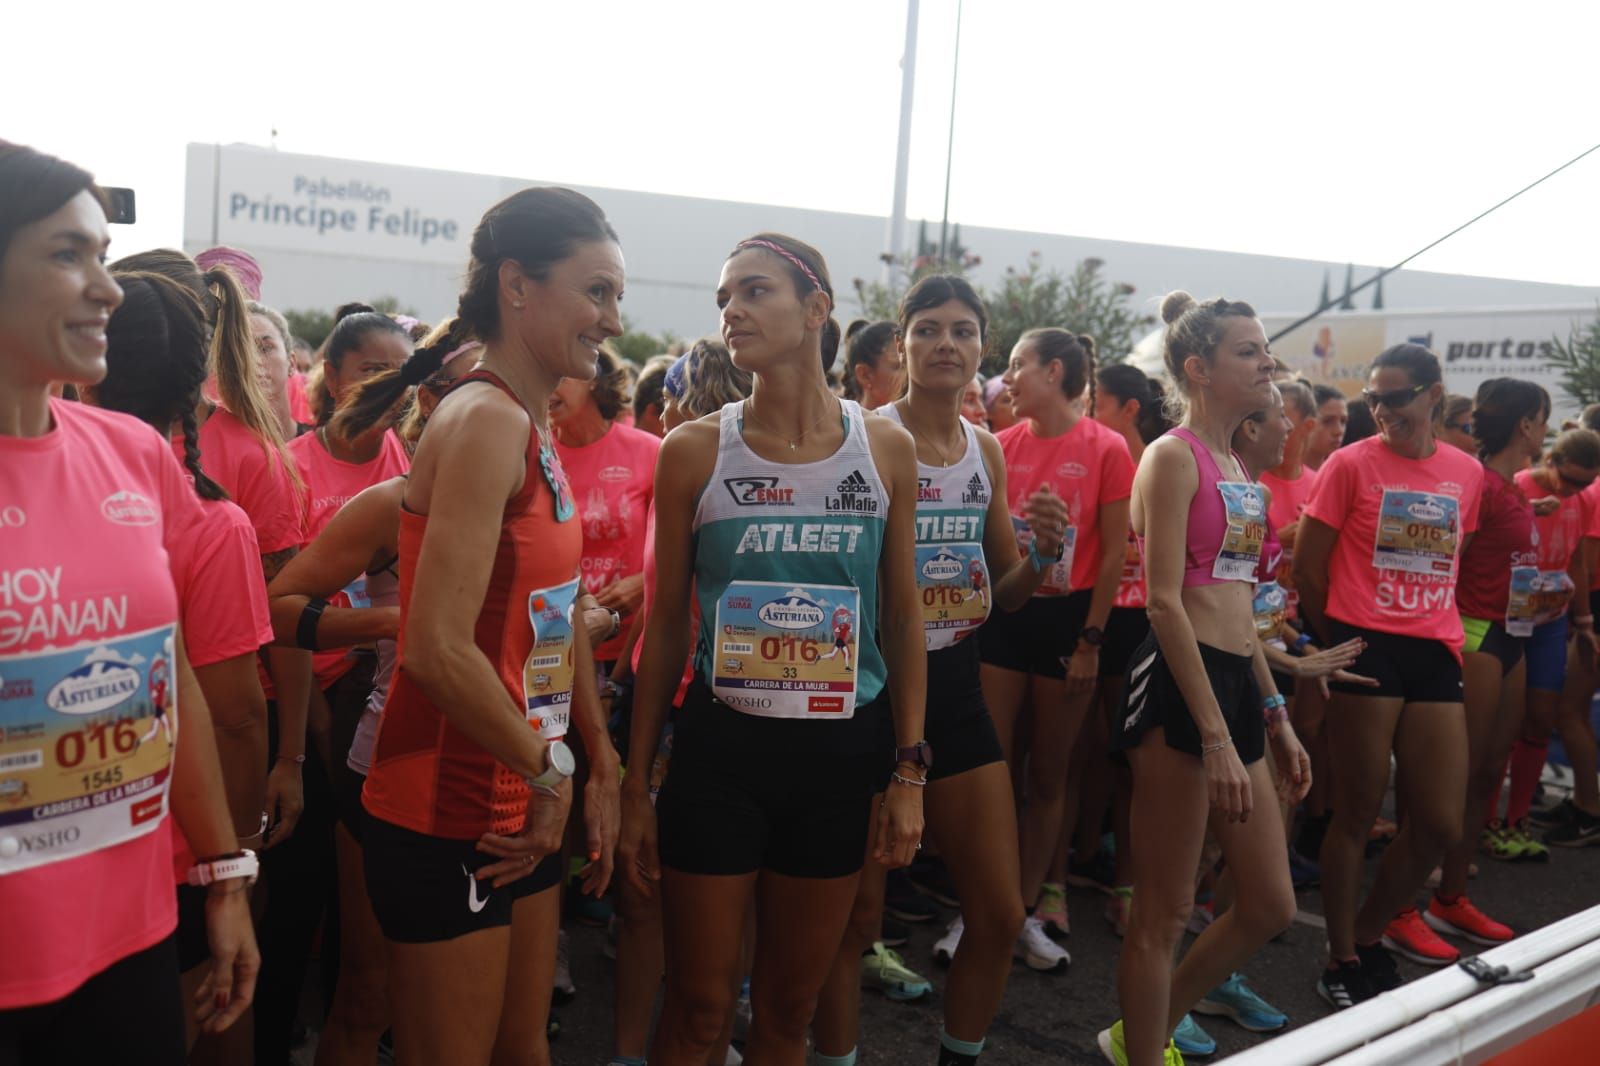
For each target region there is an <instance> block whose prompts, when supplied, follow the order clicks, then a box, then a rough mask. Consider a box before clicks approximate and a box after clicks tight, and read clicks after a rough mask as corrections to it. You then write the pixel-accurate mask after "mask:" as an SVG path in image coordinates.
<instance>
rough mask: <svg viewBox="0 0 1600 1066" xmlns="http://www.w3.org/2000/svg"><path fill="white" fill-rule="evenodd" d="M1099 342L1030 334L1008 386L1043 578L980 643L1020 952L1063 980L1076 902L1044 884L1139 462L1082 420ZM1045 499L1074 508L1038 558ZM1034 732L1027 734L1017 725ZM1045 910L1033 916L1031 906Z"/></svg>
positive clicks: (1011, 480)
mask: <svg viewBox="0 0 1600 1066" xmlns="http://www.w3.org/2000/svg"><path fill="white" fill-rule="evenodd" d="M1094 370H1095V366H1094V339H1093V338H1092V337H1089V336H1087V335H1074V334H1072V333H1069V332H1068V331H1067V330H1064V329H1053V328H1052V329H1035V330H1029V331H1028V332H1027V333H1024V334H1023V335H1022V337H1021V338H1020V339H1019V340H1018V341H1017V343H1016V346H1015V347H1014V348H1013V349H1012V350H1011V359H1010V363H1009V365H1008V366H1007V368H1006V372H1005V376H1004V380H1005V384H1006V389H1007V391H1008V392H1009V393H1010V394H1011V398H1012V402H1013V406H1014V407H1015V410H1016V413H1017V414H1018V415H1019V416H1020V417H1021V418H1022V421H1021V422H1019V423H1017V424H1016V425H1014V426H1012V427H1011V428H1010V429H1005V430H1002V431H1000V432H999V433H997V434H995V437H996V439H997V440H998V441H999V442H1000V447H1001V450H1002V451H1003V452H1004V453H1005V457H1006V472H1007V481H1006V491H1007V493H1008V494H1009V500H1008V504H1009V508H1010V511H1011V516H1012V525H1013V527H1014V528H1015V530H1016V537H1017V551H1018V554H1019V556H1026V557H1027V558H1028V559H1029V560H1030V561H1031V562H1032V563H1033V565H1034V567H1035V568H1036V569H1039V570H1042V571H1045V577H1044V580H1043V581H1042V582H1041V583H1040V584H1039V586H1038V588H1037V589H1036V590H1035V591H1034V593H1033V596H1032V597H1031V598H1030V599H1029V600H1028V601H1027V602H1026V603H1024V604H1023V606H1022V607H1021V608H1020V609H1018V610H1017V611H1014V612H1007V611H1004V610H1001V611H996V612H995V614H994V617H992V618H991V619H990V620H989V622H988V624H986V625H985V626H984V627H983V629H982V630H980V632H979V635H978V648H979V652H980V656H981V658H982V660H983V669H982V678H983V694H984V699H985V701H986V702H987V703H988V705H989V710H990V712H991V713H992V714H993V715H994V723H995V728H996V730H997V731H998V732H999V734H1000V743H1001V744H1002V745H1003V746H1004V748H1005V750H1006V756H1007V762H1008V763H1009V764H1010V766H1011V767H1012V769H1013V770H1015V771H1017V772H1018V773H1019V774H1024V771H1022V769H1021V768H1022V767H1024V766H1026V767H1027V769H1026V771H1025V777H1026V793H1027V796H1028V803H1027V806H1026V807H1025V808H1024V809H1023V813H1022V825H1021V856H1022V901H1023V903H1024V904H1025V905H1026V906H1027V908H1028V911H1029V914H1028V919H1027V921H1026V922H1024V923H1023V927H1022V933H1021V935H1020V937H1019V938H1018V940H1017V947H1016V954H1017V957H1018V958H1019V959H1021V960H1022V961H1023V962H1024V963H1025V964H1026V965H1027V966H1028V967H1029V968H1031V969H1034V970H1041V971H1051V970H1064V969H1066V968H1067V967H1068V966H1070V965H1071V963H1072V959H1071V957H1070V956H1069V955H1068V954H1067V951H1066V949H1064V948H1062V947H1061V946H1060V945H1058V944H1056V943H1055V942H1054V941H1053V940H1051V939H1050V937H1049V935H1048V934H1047V931H1046V929H1045V924H1044V923H1045V921H1046V920H1047V919H1050V920H1051V921H1052V922H1053V923H1054V924H1056V925H1058V926H1059V927H1062V928H1064V927H1065V926H1066V924H1067V913H1066V899H1065V897H1064V895H1062V894H1059V893H1058V892H1056V891H1055V890H1054V889H1049V890H1047V889H1046V888H1045V880H1046V876H1047V874H1048V872H1049V868H1050V863H1051V860H1052V858H1054V856H1055V852H1056V848H1057V846H1058V844H1059V842H1060V840H1061V832H1062V827H1063V826H1072V825H1075V824H1076V817H1075V814H1076V807H1077V782H1076V781H1070V780H1068V778H1069V776H1070V774H1069V766H1070V762H1071V757H1072V748H1073V744H1074V742H1075V741H1076V739H1077V736H1078V731H1079V729H1080V727H1081V726H1082V725H1083V721H1084V717H1085V715H1087V713H1088V710H1089V703H1090V701H1091V700H1092V699H1093V697H1094V691H1095V686H1096V684H1097V682H1098V680H1099V674H1100V648H1101V645H1102V644H1103V643H1104V641H1105V627H1106V624H1107V622H1108V621H1109V619H1110V617H1111V607H1112V603H1113V602H1114V600H1115V599H1116V594H1117V586H1118V584H1119V582H1120V581H1121V578H1122V564H1123V558H1124V555H1125V546H1126V544H1127V527H1128V495H1129V493H1130V492H1131V491H1132V488H1133V459H1132V458H1131V457H1130V455H1129V453H1128V444H1127V442H1126V441H1125V440H1123V438H1122V435H1121V434H1120V433H1118V432H1116V431H1115V430H1112V429H1107V428H1106V427H1105V426H1102V425H1101V424H1100V423H1098V422H1096V421H1094V419H1092V418H1087V417H1085V416H1084V413H1083V404H1084V402H1085V401H1086V400H1087V399H1088V397H1089V387H1090V385H1091V384H1092V383H1093V380H1094ZM1042 489H1049V490H1051V491H1053V492H1054V493H1055V494H1056V495H1057V496H1059V497H1060V498H1061V499H1062V500H1064V501H1065V502H1066V506H1067V514H1068V524H1067V528H1066V529H1065V530H1064V531H1063V536H1062V539H1061V540H1060V541H1058V542H1057V545H1056V548H1057V550H1056V551H1055V552H1054V553H1052V554H1050V555H1041V554H1040V552H1039V551H1038V546H1037V545H1035V544H1034V543H1033V531H1032V528H1031V527H1030V525H1029V522H1028V517H1027V514H1026V504H1027V502H1028V500H1029V499H1031V498H1032V497H1033V495H1034V494H1035V493H1037V492H1039V491H1040V490H1042ZM1028 708H1031V709H1032V711H1033V713H1032V715H1031V723H1032V724H1031V726H1030V727H1029V731H1028V733H1027V734H1026V735H1023V734H1022V726H1021V723H1023V722H1026V721H1028V720H1029V718H1030V716H1028V715H1026V714H1025V713H1024V712H1025V711H1026V710H1027V709H1028ZM1035 907H1037V908H1038V910H1037V912H1035V910H1034V908H1035Z"/></svg>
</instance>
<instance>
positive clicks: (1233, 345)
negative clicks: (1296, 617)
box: [1100, 292, 1311, 1064]
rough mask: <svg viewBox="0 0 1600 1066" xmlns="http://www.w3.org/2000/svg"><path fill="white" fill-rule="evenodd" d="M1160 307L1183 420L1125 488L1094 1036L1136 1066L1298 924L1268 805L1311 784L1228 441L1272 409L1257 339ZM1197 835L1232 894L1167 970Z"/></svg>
mask: <svg viewBox="0 0 1600 1066" xmlns="http://www.w3.org/2000/svg"><path fill="white" fill-rule="evenodd" d="M1161 312H1162V318H1163V320H1165V321H1166V323H1167V332H1166V339H1165V342H1164V352H1163V355H1164V361H1165V363H1166V367H1167V372H1168V374H1169V375H1170V376H1171V377H1172V379H1173V381H1174V383H1175V384H1174V388H1175V389H1176V390H1177V395H1178V396H1181V397H1183V398H1184V400H1186V401H1187V403H1186V404H1185V406H1186V408H1187V410H1186V412H1185V414H1184V418H1183V423H1182V424H1181V425H1179V426H1177V427H1175V428H1174V429H1172V430H1171V431H1169V432H1168V433H1166V434H1165V435H1163V436H1162V437H1161V438H1160V439H1159V440H1156V441H1155V442H1153V443H1152V444H1151V445H1150V446H1149V448H1147V449H1146V450H1145V453H1144V456H1143V458H1141V459H1140V461H1139V474H1138V479H1137V481H1136V483H1135V486H1134V495H1133V526H1134V530H1135V531H1136V532H1137V533H1138V534H1139V535H1140V538H1141V544H1142V548H1143V552H1144V561H1145V582H1146V587H1147V592H1148V612H1149V616H1150V635H1149V636H1148V637H1147V638H1146V639H1145V641H1144V642H1143V643H1142V644H1141V645H1140V646H1139V647H1138V649H1137V650H1135V652H1134V654H1133V659H1132V664H1131V666H1130V668H1129V671H1128V683H1127V687H1128V694H1127V697H1126V699H1125V700H1124V702H1123V705H1122V707H1121V708H1119V710H1118V714H1117V718H1116V720H1115V721H1114V722H1113V723H1112V729H1111V735H1112V748H1113V750H1114V751H1119V752H1122V753H1123V754H1124V755H1125V756H1126V758H1127V759H1128V762H1129V764H1130V765H1131V767H1132V770H1133V809H1132V813H1131V834H1130V835H1131V844H1132V848H1133V872H1134V883H1135V885H1136V886H1137V891H1136V892H1135V897H1134V898H1135V901H1136V902H1135V905H1134V906H1133V908H1132V912H1131V914H1130V915H1129V917H1128V931H1127V936H1126V937H1125V938H1124V940H1123V942H1122V956H1121V960H1120V964H1119V967H1118V973H1117V986H1118V992H1119V998H1120V1001H1121V1006H1122V1010H1123V1020H1122V1021H1119V1022H1117V1023H1116V1024H1114V1025H1113V1026H1111V1028H1109V1029H1107V1030H1105V1031H1103V1032H1102V1033H1101V1034H1100V1047H1101V1050H1102V1051H1103V1052H1104V1053H1105V1054H1106V1056H1107V1057H1108V1058H1110V1059H1112V1060H1113V1061H1118V1062H1137V1063H1141V1064H1143V1063H1151V1062H1156V1061H1159V1060H1160V1057H1161V1055H1162V1048H1163V1046H1167V1047H1169V1048H1170V1047H1171V1045H1170V1043H1169V1038H1170V1036H1171V1034H1172V1032H1173V1030H1174V1029H1175V1028H1176V1027H1177V1025H1178V1024H1179V1022H1180V1021H1181V1020H1182V1019H1183V1017H1184V1015H1185V1014H1186V1013H1187V1012H1188V1011H1189V1010H1190V1009H1191V1008H1192V1007H1193V1006H1194V1005H1195V1004H1196V1003H1197V1002H1199V1001H1200V999H1201V997H1203V996H1207V995H1208V993H1211V992H1212V991H1213V990H1214V989H1216V988H1217V986H1218V985H1221V984H1222V983H1223V982H1224V981H1227V980H1228V979H1229V976H1230V974H1231V973H1232V972H1233V971H1234V970H1235V969H1236V968H1237V967H1238V966H1239V965H1240V964H1241V963H1242V962H1243V961H1244V960H1246V959H1248V958H1250V956H1251V955H1253V954H1254V953H1255V952H1256V951H1257V950H1259V949H1260V948H1261V947H1262V945H1264V944H1265V943H1266V942H1267V941H1268V940H1269V939H1271V938H1272V937H1273V936H1275V935H1277V934H1278V933H1280V932H1282V931H1283V929H1285V928H1286V927H1287V926H1288V925H1289V923H1290V921H1291V920H1292V919H1293V917H1294V910H1295V904H1294V890H1293V887H1292V886H1291V884H1290V882H1289V867H1288V861H1287V844H1286V842H1285V839H1284V830H1283V822H1282V820H1281V819H1280V818H1277V817H1275V816H1274V815H1273V813H1272V811H1271V809H1270V805H1271V803H1272V797H1273V794H1274V784H1276V786H1277V792H1278V794H1279V795H1281V796H1282V797H1283V798H1284V799H1285V800H1286V801H1287V802H1289V803H1295V802H1298V801H1299V800H1300V798H1301V797H1303V796H1304V795H1305V790H1306V788H1307V787H1309V785H1310V783H1311V767H1310V763H1309V761H1308V760H1307V758H1306V755H1305V752H1304V751H1303V750H1302V749H1301V747H1300V743H1299V740H1298V739H1297V738H1296V737H1295V733H1294V730H1293V728H1292V727H1291V726H1290V725H1289V723H1288V720H1287V714H1286V713H1284V711H1283V700H1282V697H1281V696H1280V695H1279V694H1278V692H1277V689H1276V686H1275V685H1274V684H1273V681H1272V671H1271V670H1270V669H1269V668H1268V666H1267V659H1266V655H1265V654H1264V652H1263V651H1262V643H1261V640H1260V638H1259V636H1258V634H1257V632H1256V625H1255V618H1254V613H1253V610H1252V600H1253V598H1254V591H1255V582H1256V580H1257V578H1258V577H1259V573H1260V568H1261V557H1262V554H1263V547H1264V541H1265V533H1266V522H1265V517H1266V515H1265V511H1266V506H1265V500H1264V499H1263V497H1262V495H1261V493H1260V491H1259V490H1258V489H1257V488H1256V486H1255V485H1254V484H1253V483H1252V482H1251V480H1250V475H1249V472H1248V471H1247V470H1246V469H1245V468H1244V465H1243V463H1242V462H1241V461H1240V460H1239V457H1238V456H1237V455H1236V454H1234V453H1233V451H1232V449H1231V447H1230V445H1231V442H1232V440H1233V437H1234V433H1235V431H1236V430H1237V429H1238V427H1239V424H1240V423H1241V422H1243V421H1244V420H1245V418H1246V417H1247V416H1249V415H1250V414H1251V413H1252V412H1255V411H1258V410H1260V409H1262V408H1263V407H1267V406H1268V405H1269V404H1270V403H1271V399H1272V371H1273V365H1274V364H1273V359H1272V355H1271V353H1270V352H1269V351H1268V348H1267V338H1266V333H1265V332H1264V331H1263V330H1262V328H1261V321H1260V319H1258V318H1257V317H1256V314H1255V311H1254V309H1253V308H1251V306H1250V305H1249V304H1246V303H1243V302H1239V301H1230V300H1225V299H1217V300H1208V301H1206V302H1204V303H1199V302H1197V301H1196V300H1195V299H1194V297H1192V296H1190V295H1189V294H1188V293H1186V292H1175V293H1172V294H1170V295H1169V296H1167V298H1166V299H1165V300H1164V301H1163V302H1162V306H1161ZM1269 741H1270V743H1271V745H1272V755H1273V760H1272V762H1273V763H1274V764H1275V766H1276V770H1277V775H1276V776H1277V780H1276V782H1274V780H1273V773H1272V770H1271V769H1269V764H1268V761H1267V759H1266V758H1264V756H1265V754H1266V749H1267V745H1268V743H1269ZM1252 811H1254V812H1255V813H1256V817H1251V816H1250V815H1251V814H1252ZM1208 826H1209V827H1210V829H1211V832H1212V835H1214V837H1215V839H1216V841H1217V843H1218V844H1220V845H1221V848H1222V854H1223V857H1224V858H1225V859H1226V860H1227V863H1228V866H1229V868H1230V869H1231V870H1232V872H1233V882H1234V886H1235V890H1236V893H1237V895H1236V897H1235V900H1234V905H1233V906H1232V907H1231V908H1229V909H1228V911H1227V912H1226V913H1225V914H1223V915H1222V916H1220V917H1219V918H1217V919H1216V921H1214V922H1212V923H1211V925H1210V926H1209V927H1207V929H1206V931H1205V932H1204V933H1202V934H1201V935H1200V937H1199V939H1197V940H1196V941H1195V942H1194V944H1193V946H1191V947H1190V949H1189V951H1188V953H1187V954H1186V955H1184V957H1183V961H1182V962H1181V963H1180V964H1179V965H1178V967H1177V969H1176V970H1174V969H1173V965H1172V960H1173V955H1174V953H1175V951H1176V948H1177V945H1178V941H1179V940H1180V939H1181V938H1182V936H1183V931H1184V924H1185V922H1186V920H1187V919H1188V916H1189V914H1190V913H1191V912H1192V910H1193V906H1194V871H1195V870H1196V869H1197V868H1198V867H1199V865H1200V859H1201V854H1202V850H1203V847H1204V844H1205V840H1206V836H1207V829H1208ZM1229 983H1232V982H1229ZM1119 1052H1120V1054H1119Z"/></svg>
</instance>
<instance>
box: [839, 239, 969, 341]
mask: <svg viewBox="0 0 1600 1066" xmlns="http://www.w3.org/2000/svg"><path fill="white" fill-rule="evenodd" d="M926 229H927V223H923V231H924V232H923V233H922V234H919V236H918V238H917V253H916V254H915V255H910V254H907V255H902V256H901V257H900V258H899V259H895V258H894V257H893V256H891V255H889V254H888V253H887V252H885V253H884V254H883V255H881V256H879V257H878V258H879V259H881V260H882V261H883V262H885V263H888V264H890V265H891V267H892V269H891V270H890V271H889V280H888V281H887V282H884V281H868V280H866V279H865V278H856V279H855V280H854V281H853V282H852V284H853V286H854V288H855V290H856V306H857V307H859V308H861V315H862V317H863V318H867V319H871V320H872V321H874V322H879V321H890V322H892V321H894V319H895V317H896V316H897V315H899V313H900V298H901V297H902V296H904V295H905V294H906V290H907V289H909V288H911V286H913V285H915V284H916V283H917V282H919V281H921V280H922V279H923V278H925V277H927V276H928V275H929V274H955V275H958V276H961V277H965V276H966V274H967V271H969V270H971V269H972V268H973V267H975V266H977V265H978V264H979V263H981V262H983V260H982V258H980V257H979V256H976V255H973V254H971V253H970V252H968V251H967V250H966V249H965V248H963V247H961V227H960V226H957V227H956V234H955V238H954V239H953V240H952V241H951V248H950V257H949V259H948V260H940V258H939V246H938V245H937V244H929V243H928V241H927V237H926V232H925V231H926Z"/></svg>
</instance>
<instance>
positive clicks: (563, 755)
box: [545, 740, 578, 777]
mask: <svg viewBox="0 0 1600 1066" xmlns="http://www.w3.org/2000/svg"><path fill="white" fill-rule="evenodd" d="M545 757H546V758H547V759H549V761H550V769H552V770H554V771H555V772H556V773H558V774H560V775H561V776H562V777H571V776H572V774H573V772H574V771H576V770H577V769H578V760H577V759H575V758H573V755H572V749H571V748H569V747H567V744H566V741H563V740H552V741H551V742H550V745H549V746H548V747H547V748H546V749H545Z"/></svg>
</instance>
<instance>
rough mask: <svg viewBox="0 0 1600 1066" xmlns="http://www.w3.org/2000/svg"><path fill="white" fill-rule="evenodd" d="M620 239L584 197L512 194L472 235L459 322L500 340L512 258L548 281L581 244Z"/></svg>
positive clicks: (545, 191)
mask: <svg viewBox="0 0 1600 1066" xmlns="http://www.w3.org/2000/svg"><path fill="white" fill-rule="evenodd" d="M616 239H617V231H616V230H614V229H612V228H611V223H610V222H607V221H606V216H605V212H603V211H601V210H600V205H599V204H596V203H595V202H594V201H593V200H591V199H589V198H588V197H587V196H585V195H583V194H582V193H579V192H573V191H572V190H571V189H560V188H553V187H548V188H534V189H523V190H522V191H520V192H515V193H512V194H511V195H510V196H508V197H506V198H505V199H504V200H501V201H500V202H499V203H497V204H495V205H494V206H493V207H491V208H489V210H488V212H487V213H485V214H484V216H483V219H482V221H480V222H479V223H478V228H477V229H475V230H473V231H472V261H471V263H470V264H468V266H467V284H466V289H465V290H464V291H463V292H462V293H461V299H460V300H459V302H458V303H457V304H456V317H457V318H458V319H460V320H461V323H462V325H463V326H464V327H465V328H466V329H468V330H470V331H471V333H472V335H473V336H476V337H477V338H479V339H480V340H483V341H486V342H487V341H492V340H494V339H496V338H497V337H499V335H500V264H501V263H504V262H505V261H506V260H508V259H509V260H511V261H512V262H514V263H516V264H517V265H518V266H519V267H521V268H522V272H523V273H525V274H527V275H528V276H529V277H530V278H533V279H534V280H536V281H543V280H544V279H545V278H547V277H549V276H550V268H551V267H553V266H555V265H556V264H557V263H559V262H561V261H562V260H563V259H566V258H568V257H570V256H571V255H572V253H573V251H574V250H576V248H577V247H578V245H580V244H587V243H589V242H591V241H614V240H616ZM418 380H421V379H418Z"/></svg>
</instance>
